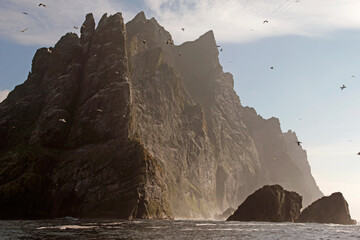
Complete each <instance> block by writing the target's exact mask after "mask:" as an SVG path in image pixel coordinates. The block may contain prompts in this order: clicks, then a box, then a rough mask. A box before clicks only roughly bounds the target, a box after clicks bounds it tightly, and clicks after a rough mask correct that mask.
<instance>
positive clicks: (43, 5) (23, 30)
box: [20, 3, 84, 33]
mask: <svg viewBox="0 0 360 240" xmlns="http://www.w3.org/2000/svg"><path fill="white" fill-rule="evenodd" d="M38 6H39V7H44V8H46V4H44V3H39V5H38ZM22 13H23V14H24V15H29V13H28V12H22ZM82 27H84V26H82ZM74 29H79V27H78V26H74ZM27 30H28V29H27V28H24V29H22V30H20V32H22V33H24V32H26V31H27Z"/></svg>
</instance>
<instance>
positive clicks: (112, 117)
mask: <svg viewBox="0 0 360 240" xmlns="http://www.w3.org/2000/svg"><path fill="white" fill-rule="evenodd" d="M125 44H126V30H125V25H124V23H123V19H122V16H121V14H115V15H113V16H111V17H109V18H107V17H106V16H104V17H103V18H102V19H101V21H100V23H99V25H98V27H97V28H96V29H95V22H94V19H93V16H92V15H91V14H89V15H87V16H86V20H85V23H84V25H83V27H82V28H81V38H80V39H79V38H78V37H77V35H75V34H71V33H69V34H67V35H65V36H64V37H62V38H61V39H60V41H59V42H58V43H57V44H56V45H55V47H54V48H53V49H51V51H52V52H51V53H50V52H49V51H47V49H45V48H43V49H39V50H38V51H37V53H36V54H35V57H34V60H33V65H32V71H31V73H30V74H29V77H28V79H27V80H26V82H25V83H24V84H22V85H20V86H17V87H16V88H15V90H14V91H12V92H11V93H10V94H9V97H8V98H7V99H6V100H5V101H4V102H3V103H1V105H0V119H1V120H0V135H1V136H2V137H1V138H0V149H1V155H0V169H1V173H0V203H1V204H0V206H1V209H0V217H1V218H42V217H59V216H80V217H98V216H99V217H120V218H144V217H145V218H167V217H170V216H171V212H170V210H169V207H168V204H167V201H166V194H165V192H166V185H164V182H163V180H162V178H163V177H162V173H163V170H162V169H161V167H160V165H159V164H158V162H157V160H156V159H155V158H154V157H153V156H152V155H151V154H150V153H149V152H148V151H147V150H146V149H145V148H144V146H143V145H142V144H141V142H140V140H139V139H138V138H136V136H134V135H132V132H135V131H134V130H133V128H132V121H133V120H132V118H133V117H132V114H131V91H130V83H129V80H128V74H129V72H128V59H127V54H126V47H125Z"/></svg>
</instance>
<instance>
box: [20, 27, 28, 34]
mask: <svg viewBox="0 0 360 240" xmlns="http://www.w3.org/2000/svg"><path fill="white" fill-rule="evenodd" d="M27 30H28V29H27V28H25V29H23V30H21V31H20V32H22V33H23V32H25V31H27Z"/></svg>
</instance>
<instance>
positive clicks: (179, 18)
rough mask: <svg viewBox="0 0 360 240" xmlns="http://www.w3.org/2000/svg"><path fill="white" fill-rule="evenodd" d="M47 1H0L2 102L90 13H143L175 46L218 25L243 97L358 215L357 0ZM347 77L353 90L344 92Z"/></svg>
mask: <svg viewBox="0 0 360 240" xmlns="http://www.w3.org/2000/svg"><path fill="white" fill-rule="evenodd" d="M42 2H43V3H44V4H46V5H47V6H46V8H44V7H39V6H38V3H37V2H36V1H34V0H1V1H0V101H2V100H3V99H4V98H5V97H6V95H7V94H8V92H9V91H11V90H12V89H13V88H14V87H15V86H16V85H18V84H21V83H22V82H24V81H25V80H26V78H27V75H28V72H29V71H30V70H31V61H32V58H33V55H34V53H35V51H36V49H38V48H40V47H50V46H53V45H54V44H55V43H56V41H57V40H58V39H59V38H60V37H61V36H62V35H64V34H65V33H66V32H70V31H71V32H76V33H79V30H76V29H75V28H74V26H81V24H82V22H83V21H84V18H85V14H86V13H88V12H93V14H94V16H95V18H96V20H97V21H98V20H99V19H100V17H101V15H102V14H103V13H108V14H113V13H116V12H122V13H123V16H124V18H125V21H129V20H131V19H132V18H133V17H134V16H135V15H136V14H137V13H138V12H139V11H144V12H145V14H146V16H147V18H151V17H155V18H156V19H157V20H158V22H159V23H160V24H161V25H163V26H164V27H165V28H166V29H167V30H168V31H169V32H170V33H171V34H172V36H173V39H174V41H175V44H181V43H183V42H185V41H192V40H194V39H196V38H198V37H199V36H200V35H202V34H203V33H205V32H207V31H208V30H213V31H214V34H215V38H216V40H217V43H218V44H220V45H221V46H222V48H223V51H222V52H220V55H219V58H220V62H221V64H222V66H223V68H224V71H227V72H230V73H232V74H233V76H234V82H235V91H236V92H237V94H238V95H239V96H240V100H241V102H242V104H243V105H244V106H251V107H254V108H255V109H256V111H257V112H258V113H259V114H260V115H262V116H263V117H264V118H270V117H272V116H275V117H278V118H279V119H280V122H281V128H282V130H283V131H287V130H288V129H291V130H293V131H295V132H296V134H297V136H298V138H299V140H300V141H302V142H303V148H304V149H306V151H307V154H308V160H309V163H310V165H311V169H312V173H313V176H314V177H315V180H316V182H317V184H318V186H319V187H320V189H321V190H322V191H323V193H324V194H325V195H329V194H331V193H333V192H337V191H340V192H342V193H343V194H344V196H345V198H346V200H347V201H348V203H349V207H350V213H351V215H352V217H353V218H354V219H357V220H360V191H358V188H359V183H360V174H358V172H359V170H360V156H358V155H357V152H359V151H360V136H358V134H357V133H359V132H360V124H359V123H360V111H358V108H357V107H358V106H357V103H360V94H358V93H359V91H360V44H359V42H360V14H358V10H359V9H360V1H358V0H341V1H340V0H316V1H314V0H227V1H223V0H178V1H175V0H135V1H134V0H102V1H98V0H73V1H71V4H69V2H68V1H59V0H58V1H55V0H43V1H42ZM23 12H26V13H27V14H24V13H23ZM264 20H267V21H268V23H263V22H264ZM182 27H184V28H185V31H184V32H183V31H181V28H182ZM24 29H27V30H26V31H24V32H21V30H24ZM271 66H273V67H274V69H273V70H270V67H271ZM353 76H354V77H353ZM343 84H345V85H346V86H347V88H345V89H344V90H340V87H341V86H342V85H343Z"/></svg>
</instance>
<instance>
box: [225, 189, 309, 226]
mask: <svg viewBox="0 0 360 240" xmlns="http://www.w3.org/2000/svg"><path fill="white" fill-rule="evenodd" d="M301 208H302V197H301V196H300V195H299V194H297V193H296V192H289V191H286V190H284V189H283V188H282V187H281V186H280V185H271V186H269V185H266V186H264V187H262V188H260V189H258V190H256V191H255V192H254V193H253V194H251V195H250V196H249V197H247V198H246V200H245V201H244V202H243V203H242V204H241V205H240V206H239V207H238V209H237V210H236V211H235V212H234V214H233V215H231V216H230V217H229V218H228V219H227V221H261V222H294V221H295V220H296V219H297V218H298V216H299V214H300V209H301Z"/></svg>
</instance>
